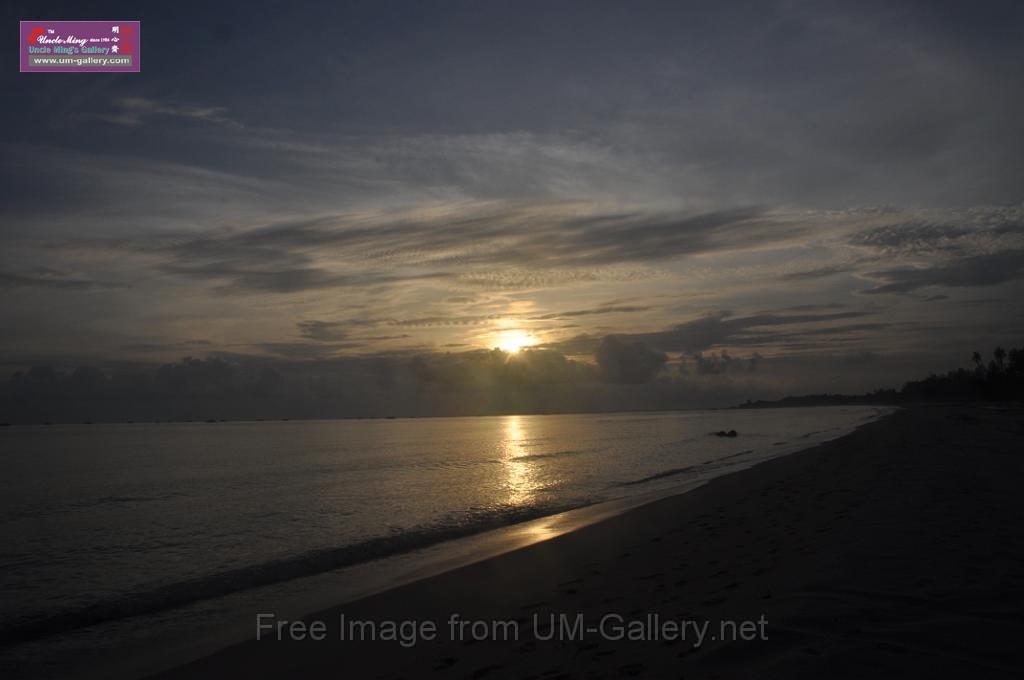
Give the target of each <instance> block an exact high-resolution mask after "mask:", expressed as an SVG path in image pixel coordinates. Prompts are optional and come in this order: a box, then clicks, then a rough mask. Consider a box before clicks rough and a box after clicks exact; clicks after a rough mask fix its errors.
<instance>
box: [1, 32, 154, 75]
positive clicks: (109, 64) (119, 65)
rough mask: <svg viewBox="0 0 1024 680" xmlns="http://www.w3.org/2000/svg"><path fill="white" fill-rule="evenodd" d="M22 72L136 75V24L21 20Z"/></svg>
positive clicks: (138, 61) (139, 37) (139, 34)
mask: <svg viewBox="0 0 1024 680" xmlns="http://www.w3.org/2000/svg"><path fill="white" fill-rule="evenodd" d="M20 23H21V50H20V51H21V72H22V73H34V72H40V73H138V72H139V71H140V70H142V49H141V40H142V23H141V22H139V21H22V22H20Z"/></svg>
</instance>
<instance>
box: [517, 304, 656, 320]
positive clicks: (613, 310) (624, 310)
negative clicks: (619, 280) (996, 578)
mask: <svg viewBox="0 0 1024 680" xmlns="http://www.w3.org/2000/svg"><path fill="white" fill-rule="evenodd" d="M649 309H651V307H650V306H648V305H619V304H607V305H600V306H598V307H592V308H590V309H573V310H570V311H567V312H552V313H551V314H541V315H540V316H534V317H530V320H531V321H549V320H552V319H562V318H566V317H569V318H571V317H575V316H594V315H599V314H631V313H634V312H645V311H647V310H649Z"/></svg>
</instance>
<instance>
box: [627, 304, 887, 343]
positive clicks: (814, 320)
mask: <svg viewBox="0 0 1024 680" xmlns="http://www.w3.org/2000/svg"><path fill="white" fill-rule="evenodd" d="M867 314H868V313H867V312H863V311H852V310H851V311H845V312H832V313H820V314H810V313H805V314H775V313H760V314H751V315H747V316H734V315H733V314H732V313H731V312H728V311H720V312H715V313H712V314H708V315H705V316H703V317H700V318H697V319H693V320H691V321H686V322H684V323H681V324H678V325H676V326H673V327H672V328H670V329H668V330H664V331H656V332H653V333H641V334H637V335H635V336H634V337H636V338H637V339H639V340H641V341H642V342H645V343H647V344H649V345H650V346H652V347H657V348H658V349H661V350H663V351H668V352H686V353H696V352H702V351H704V350H707V349H710V348H712V347H717V346H721V345H727V344H729V345H747V346H750V345H757V346H759V345H770V344H771V343H773V342H778V341H780V340H782V339H783V338H792V337H794V336H800V335H804V334H807V333H809V332H811V331H814V330H815V327H814V326H813V325H814V324H819V325H820V324H824V323H828V322H834V321H841V320H845V319H857V318H861V317H864V316H866V315H867ZM809 325H810V327H808V326H809ZM832 330H836V329H834V328H833V329H832Z"/></svg>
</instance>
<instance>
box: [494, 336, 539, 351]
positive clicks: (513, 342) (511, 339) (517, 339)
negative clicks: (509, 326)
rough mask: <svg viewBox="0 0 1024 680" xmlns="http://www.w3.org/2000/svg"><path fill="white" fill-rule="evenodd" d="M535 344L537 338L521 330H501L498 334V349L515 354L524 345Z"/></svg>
mask: <svg viewBox="0 0 1024 680" xmlns="http://www.w3.org/2000/svg"><path fill="white" fill-rule="evenodd" d="M535 344H537V340H536V339H535V338H534V337H533V336H532V335H530V334H529V333H525V332H523V331H502V332H501V334H500V335H499V336H498V349H500V350H502V351H504V352H508V353H509V354H515V353H516V352H518V351H519V350H521V349H523V348H524V347H529V346H530V345H535Z"/></svg>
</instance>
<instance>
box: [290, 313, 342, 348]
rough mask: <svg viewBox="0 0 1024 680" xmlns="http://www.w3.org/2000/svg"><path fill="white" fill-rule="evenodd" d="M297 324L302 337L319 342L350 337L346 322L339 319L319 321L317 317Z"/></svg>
mask: <svg viewBox="0 0 1024 680" xmlns="http://www.w3.org/2000/svg"><path fill="white" fill-rule="evenodd" d="M296 325H297V326H298V327H299V334H300V335H301V336H302V337H304V338H307V339H309V340H316V341H317V342H335V341H338V340H344V339H346V338H347V337H348V333H347V332H346V331H345V328H344V324H342V323H340V322H338V321H318V320H316V319H311V320H308V321H299V322H298V323H297V324H296Z"/></svg>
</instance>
